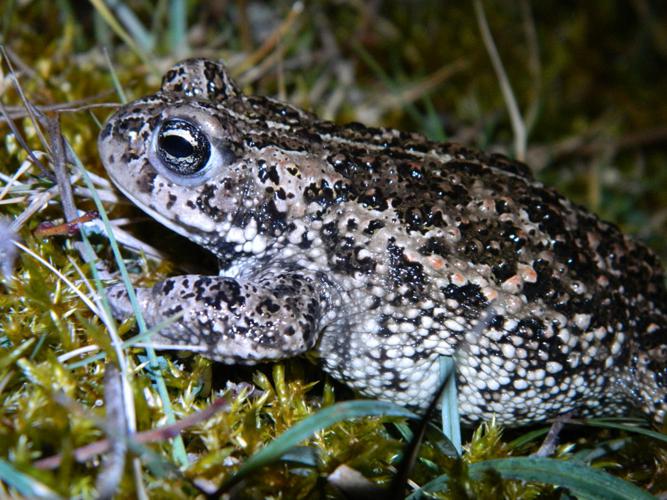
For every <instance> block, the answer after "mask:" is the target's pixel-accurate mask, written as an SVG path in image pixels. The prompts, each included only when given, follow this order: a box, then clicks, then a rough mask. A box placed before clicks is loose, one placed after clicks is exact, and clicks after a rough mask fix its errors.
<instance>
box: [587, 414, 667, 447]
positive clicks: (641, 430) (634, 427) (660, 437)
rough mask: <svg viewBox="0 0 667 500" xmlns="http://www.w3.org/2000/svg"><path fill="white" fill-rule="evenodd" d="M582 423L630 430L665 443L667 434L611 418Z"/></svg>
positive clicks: (604, 427)
mask: <svg viewBox="0 0 667 500" xmlns="http://www.w3.org/2000/svg"><path fill="white" fill-rule="evenodd" d="M584 425H590V426H591V427H602V428H603V429H616V430H619V431H625V432H631V433H634V434H641V435H642V436H646V437H650V438H653V439H656V440H658V441H662V442H663V443H667V434H663V433H662V432H658V431H653V430H651V429H647V428H646V427H639V426H637V425H631V424H627V423H622V422H619V423H616V422H614V421H611V420H597V419H595V420H593V419H591V420H586V422H585V424H584Z"/></svg>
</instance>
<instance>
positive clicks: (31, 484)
mask: <svg viewBox="0 0 667 500" xmlns="http://www.w3.org/2000/svg"><path fill="white" fill-rule="evenodd" d="M0 480H1V481H2V482H3V483H6V484H8V485H9V486H10V487H12V488H14V489H15V490H16V491H18V492H19V493H20V494H21V495H23V496H24V497H26V498H39V499H47V498H48V499H49V500H53V499H56V498H62V497H61V496H59V495H57V494H56V493H55V492H54V491H53V490H51V489H50V488H48V487H46V486H44V485H43V484H42V483H40V482H38V481H37V480H35V478H32V477H30V476H28V475H26V474H24V473H23V472H19V471H18V470H16V469H15V468H14V466H13V465H12V464H10V463H9V462H6V461H5V460H3V459H1V458H0Z"/></svg>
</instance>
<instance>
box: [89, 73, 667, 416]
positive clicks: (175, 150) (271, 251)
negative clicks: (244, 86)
mask: <svg viewBox="0 0 667 500" xmlns="http://www.w3.org/2000/svg"><path fill="white" fill-rule="evenodd" d="M100 151H101V156H102V159H103V161H104V163H105V166H106V168H107V170H108V171H109V173H110V176H111V177H112V179H113V180H114V182H115V183H116V184H117V185H118V186H119V187H120V188H121V190H123V192H125V193H126V194H127V195H128V197H130V198H131V199H132V200H133V201H134V202H135V203H137V204H138V205H139V206H140V207H142V208H143V209H144V210H146V211H147V212H148V213H149V214H151V215H153V216H154V217H155V218H156V219H157V220H159V221H160V222H162V223H164V224H165V225H167V226H168V227H170V228H172V229H174V230H176V231H177V232H179V233H181V234H184V235H185V236H187V237H189V238H190V239H192V240H193V241H196V242H197V243H199V244H200V245H202V246H204V247H205V248H207V249H209V250H211V251H212V252H214V253H215V254H216V255H217V256H218V257H219V258H220V259H221V263H222V268H223V269H222V273H223V275H222V276H180V277H175V278H170V279H168V280H166V281H164V282H162V283H160V284H158V285H156V286H155V287H153V288H152V289H140V290H139V297H140V300H141V303H142V307H143V309H144V314H145V317H146V318H147V320H148V322H149V323H150V324H157V323H159V322H161V321H162V320H164V319H165V318H166V317H168V316H170V315H173V314H174V313H176V312H179V311H184V316H183V319H182V320H180V322H178V323H176V324H174V325H172V326H170V327H168V328H167V329H165V330H163V331H162V332H161V334H160V337H161V338H160V340H161V342H162V343H164V344H168V345H169V346H171V347H176V348H185V349H191V350H195V351H198V352H202V353H203V354H205V355H208V356H210V357H212V358H214V359H218V360H221V361H224V362H242V363H254V362H258V361H262V360H267V359H278V358H282V357H286V356H292V355H295V354H299V353H302V352H306V351H309V350H311V351H315V352H317V353H318V354H319V356H320V358H321V360H322V363H323V364H324V366H325V368H326V369H327V370H328V371H329V372H330V373H332V374H333V375H334V376H335V377H336V378H338V379H340V380H342V381H344V382H346V383H347V384H348V385H350V386H352V387H354V388H356V389H358V390H359V391H360V392H362V393H364V394H367V395H371V396H377V397H380V398H383V399H390V400H393V401H396V402H399V403H401V404H406V405H414V406H425V405H426V404H427V403H428V401H429V398H430V397H432V394H433V392H434V390H435V388H436V386H437V378H438V363H437V359H438V357H439V356H440V355H448V356H455V359H456V361H457V370H458V380H459V385H460V399H459V401H460V406H461V413H462V415H463V417H464V419H465V420H467V421H470V422H472V421H476V420H479V419H481V418H489V417H491V416H492V415H496V417H497V418H498V419H499V420H500V421H502V422H504V423H508V424H518V423H527V422H533V421H539V420H542V419H544V418H547V417H549V416H553V415H557V414H560V413H564V412H567V411H569V410H577V411H579V412H581V413H584V414H616V413H619V412H620V411H621V410H622V408H623V407H625V406H626V405H628V404H630V405H634V406H637V407H639V408H641V409H642V410H644V411H645V412H646V413H648V414H650V415H652V416H653V417H654V418H656V419H661V418H662V417H663V416H664V411H665V408H664V406H665V388H664V386H663V384H664V381H665V376H666V375H667V370H666V368H665V367H666V363H665V350H666V349H667V348H666V345H667V339H666V336H667V333H666V330H665V325H666V323H665V314H664V312H663V311H662V310H661V309H660V308H661V307H664V304H665V303H666V300H665V299H666V298H667V296H666V294H665V289H664V284H663V276H662V274H661V271H660V266H659V264H658V262H657V261H656V259H655V257H654V256H653V255H652V254H651V253H650V252H649V251H648V250H647V249H646V248H645V247H643V246H641V245H640V244H637V243H635V242H633V241H632V240H630V239H628V238H626V237H625V236H623V235H622V234H621V233H620V232H619V231H618V229H617V228H615V227H614V226H612V225H610V224H607V223H604V222H601V221H600V220H599V219H597V218H596V217H595V216H594V215H592V214H590V213H588V212H586V211H585V210H583V209H582V208H580V207H577V206H575V205H573V204H572V203H571V202H569V201H568V200H566V199H565V198H563V197H562V196H560V195H559V194H557V193H556V192H554V191H553V190H550V189H548V188H545V187H543V186H542V185H541V184H540V183H538V182H536V181H534V180H533V179H532V178H531V177H530V174H529V173H528V171H527V169H526V168H525V167H524V166H523V165H521V164H518V163H515V162H511V161H509V160H507V159H506V158H504V157H501V156H496V155H484V154H480V153H475V152H472V151H470V150H467V149H464V148H461V147H458V146H455V145H451V144H440V143H433V142H429V141H427V140H426V139H424V138H423V137H421V136H418V135H415V134H405V133H401V132H398V131H393V130H385V129H370V128H366V127H363V126H361V125H357V124H352V125H347V126H337V125H334V124H332V123H330V122H324V121H320V120H318V119H317V118H316V117H314V116H312V115H310V114H307V113H304V112H302V111H300V110H297V109H295V108H292V107H290V106H288V105H285V104H282V103H279V102H277V101H274V100H271V99H267V98H262V97H248V96H245V95H243V94H241V93H240V91H239V90H238V89H237V88H236V86H235V85H234V84H233V82H232V81H231V80H230V79H229V77H228V76H227V74H226V72H225V71H224V68H223V67H222V65H220V64H217V63H213V62H210V61H205V60H189V61H185V62H183V63H181V64H180V65H177V66H176V67H175V68H174V69H172V70H171V71H170V72H169V73H168V74H167V75H166V77H165V80H164V82H163V86H162V89H161V91H160V92H158V93H157V94H155V95H153V96H150V97H147V98H144V99H141V100H139V101H136V102H134V103H131V104H129V105H127V106H125V107H123V108H122V109H121V110H120V111H119V112H118V113H116V114H115V115H114V116H113V117H112V118H111V119H110V120H109V123H108V124H107V126H106V127H105V129H104V130H103V132H102V134H101V136H100ZM112 298H113V301H114V305H115V308H116V312H117V314H119V315H120V316H123V315H126V314H128V313H129V305H128V301H127V297H126V294H125V292H124V291H123V290H122V289H121V288H116V289H114V290H113V291H112Z"/></svg>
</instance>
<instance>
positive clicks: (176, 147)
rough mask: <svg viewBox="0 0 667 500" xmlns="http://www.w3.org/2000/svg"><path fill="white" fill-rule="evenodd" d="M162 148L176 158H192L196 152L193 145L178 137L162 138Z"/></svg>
mask: <svg viewBox="0 0 667 500" xmlns="http://www.w3.org/2000/svg"><path fill="white" fill-rule="evenodd" d="M160 147H161V148H162V149H164V150H165V151H166V152H167V153H168V154H170V155H171V156H174V157H176V158H185V157H187V156H191V155H192V153H194V150H195V148H194V147H193V146H192V144H190V143H189V142H188V141H186V140H185V139H183V138H182V137H179V136H177V135H168V136H166V137H162V138H161V139H160Z"/></svg>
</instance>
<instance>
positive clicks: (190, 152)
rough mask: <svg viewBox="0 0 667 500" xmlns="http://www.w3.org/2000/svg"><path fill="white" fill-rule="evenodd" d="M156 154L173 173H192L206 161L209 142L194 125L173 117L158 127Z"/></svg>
mask: <svg viewBox="0 0 667 500" xmlns="http://www.w3.org/2000/svg"><path fill="white" fill-rule="evenodd" d="M157 154H158V156H159V158H160V161H161V163H162V164H163V165H164V166H165V167H166V168H168V169H169V170H171V171H172V172H174V173H175V174H178V175H193V174H196V173H198V172H199V171H200V170H202V169H203V168H204V167H205V166H206V164H207V163H208V160H209V157H210V156H211V144H210V142H209V140H208V138H207V137H206V135H205V134H204V133H202V132H201V131H200V130H199V128H198V127H197V126H196V125H194V124H192V123H190V122H189V121H186V120H182V119H178V118H173V119H170V120H166V121H165V122H164V123H163V124H162V127H161V128H160V132H159V135H158V140H157Z"/></svg>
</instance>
